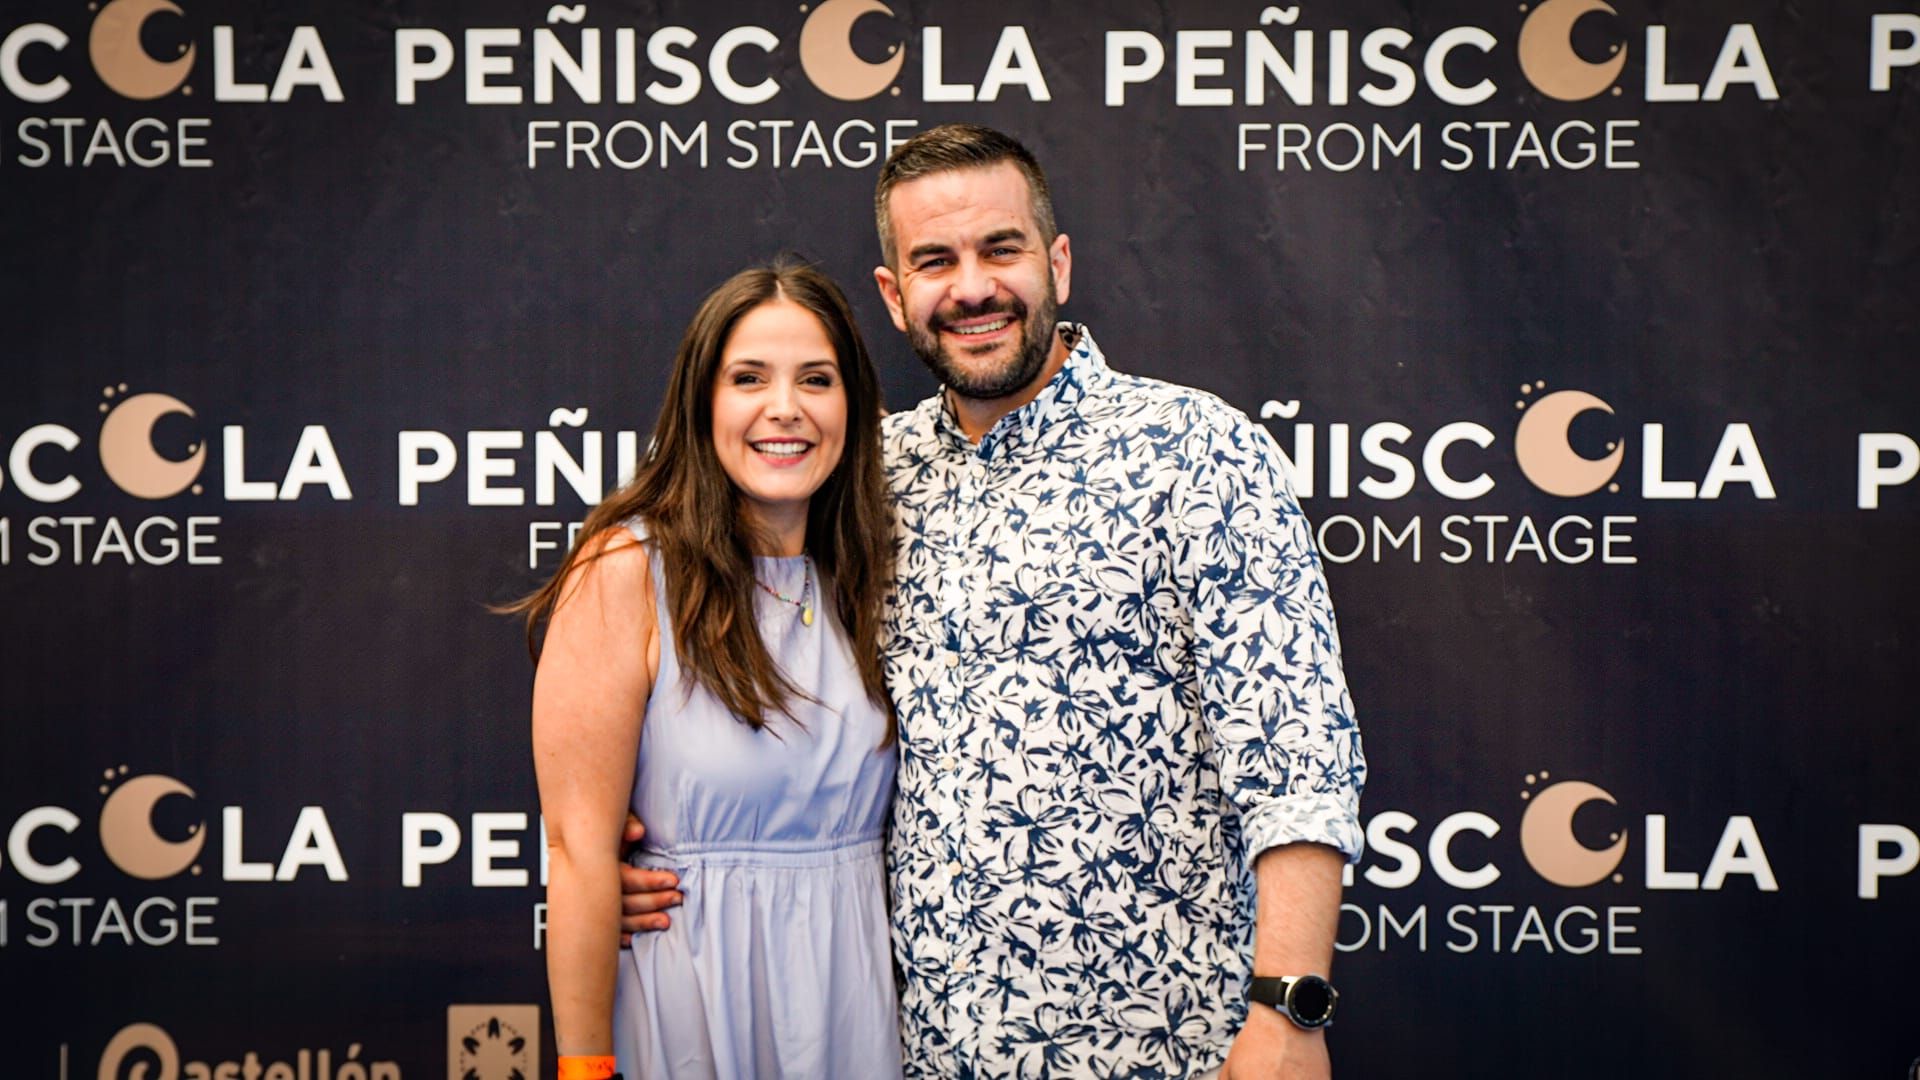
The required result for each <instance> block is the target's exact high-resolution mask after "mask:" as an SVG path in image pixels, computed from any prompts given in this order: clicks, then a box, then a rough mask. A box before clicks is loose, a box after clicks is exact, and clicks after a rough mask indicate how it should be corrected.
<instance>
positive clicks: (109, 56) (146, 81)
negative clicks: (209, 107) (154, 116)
mask: <svg viewBox="0 0 1920 1080" xmlns="http://www.w3.org/2000/svg"><path fill="white" fill-rule="evenodd" d="M162 11H164V12H167V13H169V14H173V15H179V14H182V12H181V10H180V5H178V4H175V3H172V2H171V0H113V2H112V3H110V4H108V5H107V6H106V7H104V8H101V9H100V14H99V16H98V17H96V18H95V19H94V20H93V31H92V33H90V34H89V35H88V36H87V55H88V56H90V57H92V58H93V70H94V71H96V72H99V74H100V81H101V82H103V83H106V84H107V87H108V88H109V89H111V90H112V91H113V92H114V93H116V94H119V95H120V96H121V97H124V98H132V99H133V100H135V101H151V100H153V99H154V98H160V97H166V96H167V95H168V94H171V93H173V92H174V90H176V89H178V88H179V86H180V84H181V83H183V82H186V81H187V73H188V72H190V71H192V70H193V56H194V47H193V46H192V45H189V46H187V51H186V52H183V53H181V54H180V59H178V60H173V61H169V62H167V63H164V64H163V63H161V62H160V61H158V60H155V59H154V58H153V57H152V56H150V55H148V53H147V50H146V46H144V45H141V44H140V31H141V28H143V27H145V26H146V25H147V20H148V19H149V18H151V17H152V16H153V15H155V14H157V13H159V12H162Z"/></svg>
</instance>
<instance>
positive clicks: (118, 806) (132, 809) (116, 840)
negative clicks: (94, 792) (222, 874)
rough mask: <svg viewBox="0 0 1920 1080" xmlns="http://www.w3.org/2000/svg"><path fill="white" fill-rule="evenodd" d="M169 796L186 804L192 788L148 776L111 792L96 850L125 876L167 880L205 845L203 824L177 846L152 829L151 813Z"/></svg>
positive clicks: (154, 776)
mask: <svg viewBox="0 0 1920 1080" xmlns="http://www.w3.org/2000/svg"><path fill="white" fill-rule="evenodd" d="M169 795H185V796H186V797H187V798H189V799H191V798H193V789H192V788H190V787H188V786H187V785H185V784H183V783H181V782H180V781H178V780H175V779H174V778H173V777H171V776H161V775H159V774H157V773H149V774H147V775H145V776H136V777H134V778H133V779H131V780H128V781H127V782H126V783H124V784H121V785H120V786H119V787H118V788H115V789H114V792H113V794H111V795H109V796H107V801H106V805H104V806H102V807H101V808H100V847H101V849H102V850H103V851H105V852H106V853H107V858H108V859H111V860H112V861H113V865H115V866H117V867H119V868H120V870H121V872H122V873H125V874H126V875H128V876H129V877H137V878H141V879H143V880H146V881H158V880H160V879H161V878H170V877H172V876H173V875H175V874H177V873H179V872H180V871H182V870H185V869H186V868H187V867H188V866H189V865H191V864H192V863H193V860H195V859H197V858H199V857H200V848H201V846H202V845H204V844H205V843H206V842H207V831H206V829H205V827H204V823H203V822H195V823H194V825H193V828H192V829H191V835H190V836H188V837H187V838H186V839H185V840H180V841H172V840H168V839H166V838H164V837H162V836H161V835H160V834H159V833H157V832H155V831H154V830H153V808H154V807H155V806H157V805H159V803H160V800H161V799H164V798H166V797H167V796H169Z"/></svg>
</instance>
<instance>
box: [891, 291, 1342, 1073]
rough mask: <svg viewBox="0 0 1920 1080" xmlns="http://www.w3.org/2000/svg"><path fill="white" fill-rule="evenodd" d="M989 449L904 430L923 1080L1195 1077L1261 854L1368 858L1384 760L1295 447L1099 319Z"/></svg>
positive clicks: (894, 447) (951, 430) (913, 1057)
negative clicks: (1127, 354) (1288, 450)
mask: <svg viewBox="0 0 1920 1080" xmlns="http://www.w3.org/2000/svg"><path fill="white" fill-rule="evenodd" d="M1063 332H1067V333H1069V334H1070V335H1071V337H1070V338H1069V340H1071V341H1072V342H1073V348H1072V354H1071V356H1070V358H1069V359H1068V361H1067V364H1066V366H1065V367H1064V368H1063V369H1062V370H1061V371H1060V372H1059V374H1058V375H1057V376H1056V377H1055V378H1054V379H1053V380H1052V382H1050V383H1049V384H1048V385H1047V387H1046V388H1045V389H1044V390H1042V392H1041V393H1040V395H1039V396H1038V397H1036V398H1035V399H1034V400H1033V401H1031V402H1029V403H1028V404H1026V405H1025V406H1023V407H1022V408H1020V409H1018V410H1016V411H1014V412H1013V413H1010V414H1009V415H1007V416H1006V417H1004V418H1003V419H1002V420H1001V421H1000V422H999V423H998V424H997V425H996V426H995V427H994V428H993V430H991V431H989V432H988V433H987V434H986V436H985V437H983V438H982V439H981V440H980V442H979V444H978V445H973V444H970V443H969V442H968V441H967V440H966V438H965V437H964V436H963V435H962V434H961V432H960V429H959V427H958V425H957V424H956V423H955V421H954V419H953V417H952V414H951V413H950V411H949V410H947V409H946V408H945V407H944V405H943V399H942V398H941V397H940V396H938V395H936V396H935V397H932V398H929V399H928V400H926V401H924V402H922V403H921V404H920V405H919V406H918V407H917V408H915V409H913V410H912V411H909V412H903V413H897V414H894V415H892V416H889V417H888V418H887V421H886V461H887V472H888V478H889V481H890V484H891V487H892V490H893V496H894V499H895V503H896V514H897V520H896V527H895V530H896V531H895V544H896V549H897V554H898V567H897V574H898V581H897V585H896V589H895V593H894V599H893V603H892V606H891V608H890V609H889V614H888V626H887V638H888V640H887V645H886V649H887V654H886V673H887V681H888V684H889V685H890V687H891V688H892V694H893V697H894V701H895V704H896V705H897V707H898V712H899V718H900V733H901V738H900V771H899V794H898V796H897V798H896V800H895V803H894V813H893V822H892V833H891V841H890V845H889V847H890V852H889V856H890V865H891V870H892V873H891V876H890V880H891V884H892V899H893V921H894V944H895V951H896V955H897V956H898V959H899V961H900V965H901V969H902V976H903V979H904V984H903V987H902V994H901V999H900V1005H901V1010H902V1014H903V1018H902V1034H903V1038H904V1040H905V1047H906V1070H907V1075H908V1076H913V1077H923V1076H924V1077H936V1076H937V1077H949V1076H951V1077H1042V1076H1062V1077H1064V1076H1075V1077H1078V1076H1140V1077H1182V1076H1187V1075H1189V1074H1191V1073H1194V1072H1199V1071H1202V1070H1205V1069H1209V1068H1212V1067H1214V1066H1216V1065H1218V1064H1220V1063H1221V1061H1222V1060H1224V1058H1225V1055H1226V1049H1227V1046H1228V1044H1229V1043H1230V1042H1231V1041H1232V1038H1233V1036H1234V1034H1235V1033H1236V1032H1237V1031H1238V1030H1239V1027H1240V1024H1241V1022H1242V1020H1243V1019H1244V1017H1245V1012H1246V1005H1245V992H1246V979H1247V977H1248V975H1249V966H1250V961H1251V952H1252V916H1253V899H1254V897H1253V878H1252V875H1251V872H1250V870H1249V866H1250V864H1251V862H1252V860H1253V858H1254V857H1255V856H1256V855H1258V854H1259V853H1260V852H1262V851H1264V850H1266V849H1267V848H1269V847H1273V846H1276V845H1280V844H1288V843H1294V842H1297V841H1312V842H1316V843H1321V844H1326V845H1329V846H1331V847H1334V848H1336V849H1338V850H1340V851H1341V852H1343V853H1345V854H1346V856H1347V857H1348V858H1349V859H1350V860H1352V859H1357V858H1358V857H1359V854H1360V848H1361V832H1360V827H1359V821H1358V816H1357V814H1358V803H1359V796H1360V789H1361V786H1362V784H1363V782H1364V780H1365V774H1366V765H1365V761H1364V759H1363V757H1362V753H1361V748H1360V734H1359V729H1358V728H1357V727H1356V726H1355V723H1354V717H1353V706H1352V703H1351V701H1350V699H1349V697H1348V693H1347V687H1346V680H1345V677H1344V676H1343V675H1342V673H1341V669H1340V646H1339V637H1338V634H1337V632H1336V630H1335V627H1334V620H1333V609H1332V607H1331V605H1330V603H1329V601H1328V597H1327V589H1326V584H1325V581H1324V579H1323V577H1322V574H1321V566H1320V560H1319V557H1318V555H1316V554H1315V552H1314V550H1313V546H1312V539H1311V533H1310V530H1309V528H1308V525H1307V521H1306V518H1305V517H1304V515H1303V514H1302V513H1301V510H1300V506H1299V503H1298V502H1297V501H1296V499H1295V498H1294V495H1293V493H1292V491H1291V490H1290V489H1289V487H1288V484H1287V478H1286V475H1285V472H1284V466H1283V464H1282V462H1281V459H1280V455H1279V451H1278V448H1277V447H1276V446H1275V445H1274V443H1273V440H1272V438H1271V437H1270V436H1269V435H1268V434H1267V432H1266V430H1265V429H1263V428H1261V427H1259V426H1258V425H1256V424H1254V423H1253V422H1252V421H1250V420H1248V419H1247V417H1246V416H1245V414H1243V413H1241V412H1239V411H1238V410H1236V409H1233V408H1232V407H1230V406H1228V405H1226V404H1225V403H1224V402H1222V401H1220V400H1219V399H1218V398H1216V397H1213V396H1212V395H1210V394H1205V393H1202V392H1199V391H1196V390H1191V389H1187V388H1185V387H1180V386H1174V385H1171V384H1168V383H1163V382H1158V381H1155V380H1151V379H1144V378H1136V377H1133V376H1129V375H1124V374H1118V373H1116V372H1114V371H1112V370H1111V369H1109V368H1108V367H1107V365H1106V361H1105V359H1104V358H1103V357H1102V355H1101V353H1100V350H1099V348H1098V347H1097V346H1096V345H1095V344H1094V342H1093V338H1092V336H1091V335H1090V334H1088V333H1087V332H1086V330H1085V329H1084V328H1071V329H1069V328H1065V327H1063Z"/></svg>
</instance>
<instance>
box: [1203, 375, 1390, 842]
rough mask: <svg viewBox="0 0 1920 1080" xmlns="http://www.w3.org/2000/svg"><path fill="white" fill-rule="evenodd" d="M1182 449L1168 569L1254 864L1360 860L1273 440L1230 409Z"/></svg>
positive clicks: (1332, 669) (1337, 715)
mask: <svg viewBox="0 0 1920 1080" xmlns="http://www.w3.org/2000/svg"><path fill="white" fill-rule="evenodd" d="M1188 447H1189V459H1188V462H1187V464H1188V480H1187V483H1186V484H1185V485H1184V487H1183V488H1182V489H1181V491H1180V501H1179V505H1178V507H1177V514H1176V520H1177V522H1178V528H1179V530H1180V536H1179V538H1178V544H1177V547H1176V551H1177V565H1176V572H1177V574H1178V577H1179V581H1180V585H1181V587H1182V589H1183V591H1184V592H1185V594H1186V596H1187V598H1188V600H1189V603H1190V604H1191V613H1192V618H1193V633H1194V644H1193V660H1194V667H1195V673H1196V676H1197V679H1198V683H1199V686H1198V693H1199V698H1200V709H1201V716H1202V718H1203V720H1204V721H1205V723H1206V724H1207V727H1208V729H1209V730H1210V731H1211V733H1212V735H1213V740H1214V753H1215V754H1216V755H1217V765H1218V768H1219V770H1220V782H1221V785H1222V786H1223V788H1224V789H1225V792H1226V795H1227V797H1228V799H1229V800H1231V801H1232V803H1233V804H1234V806H1235V807H1236V808H1237V809H1238V810H1239V813H1240V821H1241V837H1242V840H1243V842H1244V844H1245V847H1246V856H1247V860H1248V863H1249V864H1251V863H1252V861H1253V860H1254V859H1255V858H1257V857H1258V856H1259V855H1260V853H1261V852H1263V851H1265V850H1267V849H1268V848H1271V847H1277V846H1280V845H1282V844H1292V843H1298V842H1302V841H1307V842H1312V843H1317V844H1325V845H1327V846H1328V847H1332V848H1335V849H1337V850H1339V851H1340V852H1341V853H1342V854H1344V855H1345V856H1346V857H1347V860H1348V861H1349V862H1357V861H1358V860H1359V858H1360V852H1361V849H1362V846H1363V839H1362V832H1361V828H1360V818H1359V808H1360V791H1361V788H1362V787H1363V786H1364V785H1365V782H1366V759H1365V757H1364V755H1363V753H1362V751H1361V746H1360V728H1359V725H1358V724H1357V723H1356V722H1355V719H1354V712H1353V700H1352V697H1351V695H1350V694H1349V693H1348V691H1347V680H1346V676H1345V674H1344V673H1343V672H1342V671H1341V666H1340V635H1339V631H1338V629H1337V627H1336V626H1335V625H1334V618H1333V604H1332V601H1331V600H1330V598H1329V597H1328V594H1327V583H1326V578H1325V576H1324V574H1323V573H1322V571H1321V565H1320V557H1319V555H1318V553H1316V552H1315V551H1314V547H1313V534H1312V530H1311V529H1310V528H1309V526H1308V523H1307V519H1306V515H1305V514H1304V513H1303V512H1302V511H1301V509H1300V503H1299V500H1298V499H1296V498H1295V497H1294V494H1293V490H1292V487H1291V485H1290V484H1289V482H1288V479H1287V476H1286V469H1285V466H1284V464H1283V462H1282V460H1281V457H1280V451H1279V447H1278V446H1276V445H1275V444H1274V442H1273V438H1272V436H1270V435H1268V434H1267V432H1266V429H1264V428H1261V427H1259V426H1257V425H1255V424H1254V423H1253V422H1252V421H1250V420H1248V419H1247V418H1246V417H1245V416H1243V415H1241V414H1239V413H1237V412H1234V411H1233V410H1231V409H1229V408H1227V407H1226V406H1224V405H1221V406H1219V407H1218V413H1217V414H1215V415H1212V416H1207V417H1204V418H1203V419H1202V420H1201V422H1200V423H1197V424H1196V425H1195V427H1194V428H1193V429H1192V431H1191V434H1190V436H1189V440H1188Z"/></svg>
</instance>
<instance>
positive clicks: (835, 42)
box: [800, 0, 907, 101]
mask: <svg viewBox="0 0 1920 1080" xmlns="http://www.w3.org/2000/svg"><path fill="white" fill-rule="evenodd" d="M872 14H879V15H889V16H890V15H892V14H893V9H892V8H890V7H888V6H887V5H885V4H883V3H881V2H880V0H826V2H825V3H823V4H821V5H820V6H819V7H816V8H814V9H813V12H812V13H811V14H809V15H808V16H807V21H806V24H805V25H803V26H802V27H801V28H800V68H801V70H802V71H805V72H806V73H807V78H808V79H809V80H811V81H812V82H813V85H814V86H816V87H818V88H819V90H820V92H821V93H823V94H825V95H827V96H828V97H831V98H839V99H840V100H841V101H865V100H866V99H867V98H870V97H873V96H874V95H875V94H878V93H880V92H881V91H882V90H885V89H886V88H887V87H889V86H892V85H893V80H894V79H895V78H897V77H899V75H900V65H902V64H904V63H906V61H907V54H906V51H905V50H904V49H902V48H901V47H900V45H899V44H898V43H896V44H895V45H894V46H893V50H892V52H893V55H892V57H891V58H890V59H887V60H883V61H881V62H880V63H877V64H870V63H868V62H866V61H865V60H862V59H860V57H859V55H858V54H856V53H855V52H854V51H853V24H854V23H856V22H858V21H860V17H861V16H862V15H872Z"/></svg>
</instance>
